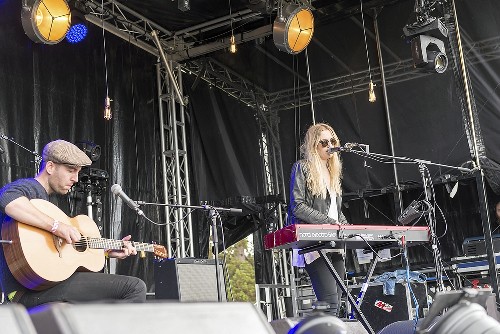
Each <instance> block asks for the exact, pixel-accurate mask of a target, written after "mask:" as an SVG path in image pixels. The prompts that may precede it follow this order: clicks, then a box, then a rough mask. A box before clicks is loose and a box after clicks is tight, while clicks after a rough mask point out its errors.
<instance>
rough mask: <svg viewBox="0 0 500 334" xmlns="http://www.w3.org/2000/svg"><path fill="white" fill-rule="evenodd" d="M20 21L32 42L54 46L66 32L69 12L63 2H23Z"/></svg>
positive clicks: (68, 23) (54, 0)
mask: <svg viewBox="0 0 500 334" xmlns="http://www.w3.org/2000/svg"><path fill="white" fill-rule="evenodd" d="M21 20H22V24H23V28H24V32H25V33H26V35H27V36H28V37H29V38H30V39H31V40H32V41H34V42H36V43H44V44H56V43H59V42H60V41H61V40H62V39H63V38H64V36H65V35H66V33H67V32H68V29H69V26H70V22H71V12H70V9H69V6H68V4H67V3H66V1H65V0H24V1H23V5H22V10H21Z"/></svg>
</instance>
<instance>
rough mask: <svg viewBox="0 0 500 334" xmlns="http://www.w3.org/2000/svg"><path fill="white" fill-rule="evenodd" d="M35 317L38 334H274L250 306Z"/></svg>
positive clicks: (62, 308)
mask: <svg viewBox="0 0 500 334" xmlns="http://www.w3.org/2000/svg"><path fill="white" fill-rule="evenodd" d="M31 317H32V320H33V323H34V324H35V326H36V329H37V331H38V334H88V333H92V334H109V333H182V334H190V333H193V334H199V333H203V334H234V333H238V334H255V333H263V334H266V333H267V334H273V333H274V331H273V330H272V328H271V325H269V323H268V322H267V321H266V319H265V317H264V314H263V313H262V311H260V310H258V309H257V308H256V307H255V306H253V305H252V304H250V303H233V302H230V303H178V302H171V303H165V302H163V303H160V302H154V303H145V304H119V303H118V304H56V305H50V306H48V307H42V308H39V309H36V310H33V311H32V312H31ZM2 333H4V331H2ZM5 333H7V332H5ZM8 333H9V334H10V333H12V332H8Z"/></svg>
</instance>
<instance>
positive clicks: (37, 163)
mask: <svg viewBox="0 0 500 334" xmlns="http://www.w3.org/2000/svg"><path fill="white" fill-rule="evenodd" d="M0 138H1V139H5V140H8V141H10V142H11V143H13V144H15V145H17V146H18V147H20V148H22V149H23V150H25V151H28V152H30V153H31V154H33V155H34V156H35V161H34V163H35V175H36V174H37V173H38V172H39V171H40V163H41V162H42V156H41V155H40V154H38V153H36V152H35V151H32V150H30V149H28V148H26V147H24V146H23V145H21V144H19V143H18V142H16V141H15V140H14V138H9V137H7V136H6V135H4V134H1V133H0Z"/></svg>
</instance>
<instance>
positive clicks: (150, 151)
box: [0, 0, 500, 289]
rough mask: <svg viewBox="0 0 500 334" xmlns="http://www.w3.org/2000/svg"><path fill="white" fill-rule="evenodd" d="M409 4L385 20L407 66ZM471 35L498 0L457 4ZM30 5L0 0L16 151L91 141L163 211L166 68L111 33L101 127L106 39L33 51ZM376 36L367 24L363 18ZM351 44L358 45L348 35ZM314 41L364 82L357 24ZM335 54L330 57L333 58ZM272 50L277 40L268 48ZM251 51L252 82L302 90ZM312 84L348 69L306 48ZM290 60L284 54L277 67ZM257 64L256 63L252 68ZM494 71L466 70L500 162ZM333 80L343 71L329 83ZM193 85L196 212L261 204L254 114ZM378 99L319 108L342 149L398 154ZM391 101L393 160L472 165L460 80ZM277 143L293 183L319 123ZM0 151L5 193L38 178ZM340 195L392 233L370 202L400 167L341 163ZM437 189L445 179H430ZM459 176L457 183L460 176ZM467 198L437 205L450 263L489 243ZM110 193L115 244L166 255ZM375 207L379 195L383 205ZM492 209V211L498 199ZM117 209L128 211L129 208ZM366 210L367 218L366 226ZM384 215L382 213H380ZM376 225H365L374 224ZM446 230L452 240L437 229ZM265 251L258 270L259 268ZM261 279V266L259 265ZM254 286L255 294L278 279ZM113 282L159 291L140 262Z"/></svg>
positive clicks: (13, 154)
mask: <svg viewBox="0 0 500 334" xmlns="http://www.w3.org/2000/svg"><path fill="white" fill-rule="evenodd" d="M412 6H413V1H407V2H402V3H400V4H397V5H395V6H387V7H386V8H385V9H384V11H383V12H382V14H381V15H380V17H379V25H380V30H381V38H382V40H383V42H384V43H385V44H386V45H388V46H390V48H391V50H392V51H393V52H394V53H395V54H396V55H397V56H398V57H399V58H401V59H407V58H409V57H410V50H409V47H408V46H407V45H405V44H404V43H402V41H401V39H400V37H401V34H402V33H401V28H402V26H403V25H404V24H405V23H406V18H407V16H408V13H410V11H411V8H412ZM457 7H458V8H457V10H458V13H459V20H460V22H461V27H462V33H463V34H464V36H465V37H467V38H468V40H469V41H471V40H472V41H476V40H485V39H488V38H495V37H496V35H497V32H498V31H499V30H500V29H499V28H500V22H499V21H498V20H499V17H500V15H499V14H500V4H499V3H498V1H495V0H479V1H463V0H462V1H457ZM20 9H21V4H20V2H19V1H16V0H0V45H1V46H2V47H1V49H0V133H2V134H5V135H7V136H9V137H12V138H14V139H15V140H16V141H17V142H19V143H20V144H22V145H23V146H25V147H28V148H30V149H34V150H35V151H38V152H40V151H41V148H42V147H43V145H44V144H45V143H46V142H48V141H50V140H53V139H56V138H62V139H66V140H70V141H80V140H89V141H92V142H95V143H97V144H99V145H101V146H102V147H103V155H102V157H101V159H100V161H99V162H98V163H97V164H96V167H98V168H101V169H105V170H107V171H108V172H109V173H110V179H109V185H112V184H114V183H118V184H120V185H121V186H122V187H123V189H124V190H125V192H126V193H127V194H129V196H130V197H131V198H134V199H141V200H145V201H157V202H163V198H162V191H161V187H162V185H161V159H160V158H161V156H160V146H159V145H160V144H159V133H158V131H159V130H158V129H159V124H158V117H157V115H158V111H157V103H156V101H157V96H156V94H157V91H156V87H155V82H156V74H155V63H156V61H157V59H156V58H155V57H152V56H151V55H149V54H147V53H145V52H144V51H142V50H140V49H138V48H136V47H134V46H132V45H131V44H129V43H127V42H126V41H123V40H120V39H118V38H116V37H114V36H112V35H110V34H108V33H106V51H107V60H108V61H107V65H108V82H109V91H110V96H111V98H112V99H113V103H112V109H113V119H112V120H111V121H105V120H104V119H103V104H104V97H105V93H106V89H105V76H104V73H105V67H104V61H103V59H104V54H103V40H102V31H101V30H100V29H99V28H97V27H94V26H90V35H89V37H88V38H87V40H85V41H84V42H83V43H81V44H78V45H69V44H67V43H66V42H61V43H60V44H57V45H54V46H48V45H39V44H34V43H32V42H31V41H30V40H29V39H28V38H27V37H26V36H25V35H24V32H23V30H22V26H21V22H20ZM366 19H367V26H368V27H371V24H372V21H371V18H369V17H366ZM351 31H352V32H353V34H352V35H351V34H349V33H346V32H351ZM317 36H318V38H319V39H320V40H321V41H322V42H324V43H326V44H330V46H331V50H333V52H334V53H335V54H338V56H339V57H340V58H341V59H343V61H344V62H345V63H347V64H348V65H349V67H350V68H352V69H353V70H354V71H360V70H364V69H366V56H364V44H363V39H362V33H361V31H360V30H359V27H355V25H354V24H353V22H352V21H351V20H350V19H346V20H342V21H338V22H333V23H332V24H331V25H329V26H328V27H323V28H321V29H318V31H317ZM368 42H369V47H370V54H371V61H372V66H376V62H375V59H376V57H375V55H376V53H375V51H374V43H373V41H372V40H370V39H369V41H368ZM335 44H336V45H338V47H334V46H333V45H335ZM262 47H264V48H265V49H266V50H268V51H270V52H271V51H272V52H275V51H274V49H275V48H274V46H273V45H272V41H269V40H267V41H265V44H264V45H263V46H262ZM254 52H256V51H255V50H253V44H252V43H247V44H246V45H242V46H241V47H240V48H239V52H238V53H237V55H236V56H237V57H238V58H235V59H234V60H233V63H235V64H234V67H235V68H238V66H237V64H236V62H239V64H240V65H239V66H240V67H241V69H242V72H240V73H241V74H242V75H244V76H245V74H247V75H248V76H249V77H255V79H256V82H258V83H259V84H262V86H264V84H265V86H266V89H269V90H271V91H272V90H274V89H280V88H284V86H285V87H291V86H292V83H293V80H294V78H293V77H288V76H287V75H286V74H283V73H276V72H275V70H276V68H275V67H274V66H272V65H273V64H271V63H270V61H269V60H268V62H266V63H259V62H258V61H257V60H254V59H253V58H252V54H253V53H254ZM309 55H310V57H311V60H312V61H311V76H312V80H313V81H316V80H320V79H325V78H327V75H330V76H335V75H338V74H342V70H339V66H338V64H336V63H335V62H334V61H333V60H332V59H329V58H328V57H325V55H324V54H322V53H321V52H319V51H318V49H317V48H316V49H315V46H314V44H312V45H311V47H310V48H309ZM383 55H384V60H386V62H394V61H395V59H394V58H393V56H392V55H390V54H387V51H386V50H385V51H384V52H383ZM214 56H215V57H218V58H219V59H225V58H228V57H233V56H232V55H229V54H227V53H221V54H219V55H214ZM281 56H282V55H281ZM255 59H257V58H255ZM488 60H489V61H488V62H487V63H483V64H469V65H470V67H469V68H470V74H471V78H472V83H473V87H474V93H475V98H476V103H477V105H478V111H479V116H480V121H481V127H482V133H483V136H484V141H485V145H486V150H487V153H488V156H489V157H490V158H492V159H494V160H496V161H500V149H499V146H498V144H497V143H498V142H500V138H499V136H500V135H499V132H498V131H497V129H498V126H499V125H500V119H499V118H500V116H499V112H498V109H497V106H498V102H499V101H498V92H497V90H498V84H499V82H500V80H499V78H498V76H497V75H496V74H495V73H498V69H499V67H500V64H499V62H498V60H496V59H495V58H489V59H488ZM286 61H287V62H288V63H287V64H289V66H290V67H293V64H294V61H296V63H298V64H300V71H301V72H302V73H303V72H304V71H305V70H304V66H303V63H304V57H303V54H300V55H298V56H296V57H295V60H293V58H292V57H291V56H290V57H288V58H286ZM332 71H333V72H332ZM192 80H194V78H191V77H187V78H186V80H185V88H186V90H187V94H188V95H189V96H190V104H189V106H188V109H187V116H188V117H187V120H188V121H187V122H188V127H189V130H190V158H191V161H190V162H191V171H192V177H191V180H192V184H191V187H192V190H193V202H194V203H196V202H198V201H201V200H222V199H225V198H228V197H231V196H237V195H240V196H241V195H243V196H259V195H262V194H263V175H262V165H261V159H260V155H259V147H258V139H259V137H260V134H259V130H258V126H257V123H256V121H255V115H254V111H252V110H251V109H250V108H248V107H246V106H244V105H241V104H240V103H238V102H236V101H235V100H233V99H232V98H230V97H227V96H225V95H224V94H223V93H221V92H220V91H219V90H217V89H212V88H210V87H208V86H207V85H206V84H204V83H203V82H200V83H199V84H198V85H197V86H196V89H194V90H193V89H191V84H192ZM376 92H377V97H378V100H377V102H376V103H375V104H370V103H369V102H368V101H367V93H366V92H363V93H357V94H350V95H348V96H344V97H340V98H337V99H332V100H326V101H322V102H319V103H316V105H315V108H316V119H317V121H326V122H328V123H330V124H332V125H333V126H334V128H335V129H336V130H337V132H338V134H339V136H340V138H341V140H342V142H362V143H366V144H369V145H370V147H371V150H372V151H374V152H379V153H389V137H388V131H387V125H386V121H385V115H384V109H383V100H382V94H381V89H380V87H377V88H376ZM387 93H388V99H389V106H390V111H391V117H392V123H393V134H394V143H395V150H396V154H398V155H404V156H409V157H414V158H420V159H425V160H430V161H434V162H438V163H444V164H449V165H460V164H462V163H463V162H465V161H467V160H470V156H469V153H468V152H469V148H468V145H467V139H466V137H465V133H464V130H463V128H464V127H463V122H462V112H461V110H460V108H461V107H460V105H459V103H458V101H457V96H456V94H457V92H456V89H455V83H454V79H453V76H452V73H451V71H448V72H447V73H446V74H444V75H431V76H427V77H423V78H420V79H414V80H408V81H405V82H400V83H389V86H388V91H387ZM280 118H281V122H280V134H279V135H280V140H281V148H282V154H283V166H284V173H285V180H286V182H288V177H287V176H288V174H289V170H290V167H291V164H292V163H293V161H294V160H295V159H296V158H297V153H296V152H297V151H296V148H297V147H298V145H299V143H298V140H297V139H298V138H300V139H301V138H302V136H303V134H304V132H305V130H306V129H307V127H308V126H309V125H310V124H311V112H310V108H309V107H302V108H301V109H300V110H289V111H283V112H281V113H280ZM0 146H1V147H2V148H3V149H4V150H5V154H2V155H0V167H1V168H0V181H1V184H5V183H7V182H9V181H11V180H13V179H16V178H19V177H27V176H32V175H33V173H34V167H33V163H32V160H33V157H32V155H31V154H30V153H28V152H25V151H23V150H21V149H19V148H18V147H17V146H15V145H13V144H12V143H10V142H7V141H5V140H4V141H1V142H0ZM343 160H344V166H345V170H344V174H345V177H344V190H345V193H346V194H354V193H360V194H363V196H362V197H363V198H358V197H356V196H346V204H347V205H346V206H345V208H344V211H345V213H346V215H347V216H348V217H349V219H350V220H351V222H353V223H374V224H375V223H390V222H392V221H394V218H395V214H394V210H393V199H392V196H391V195H390V194H387V193H383V192H380V191H379V192H378V193H376V192H370V191H367V190H371V189H376V190H380V189H383V188H386V187H388V186H390V185H391V184H392V183H393V182H394V181H393V177H392V168H391V167H390V166H388V165H380V164H378V163H375V162H368V164H369V166H370V167H369V168H365V167H364V166H363V161H362V160H361V159H359V158H358V157H354V156H349V155H344V156H343ZM431 171H432V174H433V175H434V176H435V177H437V176H439V175H440V174H441V173H445V172H447V173H454V172H452V171H447V170H437V169H435V168H432V169H431ZM399 172H400V178H401V181H404V183H405V184H411V183H413V182H418V181H419V176H418V173H417V170H416V168H415V167H412V166H405V167H401V168H400V169H399ZM454 174H456V173H454ZM457 176H459V177H464V180H463V181H461V183H460V187H459V192H458V194H457V196H456V197H455V198H454V199H450V198H449V197H448V196H447V193H445V190H444V189H445V188H444V187H443V186H437V188H436V193H437V198H438V201H439V204H440V206H441V207H442V209H443V211H444V212H445V215H446V217H447V221H448V230H447V235H446V237H445V239H444V240H443V244H444V246H443V247H444V249H443V253H444V255H445V256H446V257H451V256H456V255H458V254H459V253H460V251H461V249H460V245H461V241H462V240H463V238H464V237H466V236H470V235H478V234H481V226H480V216H479V212H478V209H477V194H476V192H475V186H474V184H473V182H472V181H468V180H467V179H466V176H463V175H461V174H460V173H458V175H457ZM108 193H109V191H108V190H106V191H105V192H104V195H105V197H104V200H105V223H106V226H107V231H106V233H107V234H109V235H110V236H112V237H117V238H118V237H120V236H122V235H125V234H128V233H130V234H132V235H133V238H134V239H135V240H143V241H150V240H156V241H159V242H162V241H163V239H164V236H163V234H162V232H161V229H159V228H156V227H154V226H152V225H149V224H147V223H145V221H144V220H140V219H137V217H135V216H134V215H132V214H131V212H130V211H129V209H128V208H127V207H123V208H122V207H121V206H118V205H117V204H116V202H115V201H114V200H112V199H111V197H110V196H109V195H108ZM375 194H376V196H375ZM420 195H421V191H420V190H419V188H418V187H415V188H408V189H406V190H405V193H404V200H405V204H407V203H409V202H410V201H411V199H412V198H416V197H419V196H420ZM490 195H492V196H490V201H493V200H495V199H496V198H495V197H494V195H493V194H490ZM120 203H121V201H120ZM365 206H367V207H368V211H369V213H368V214H366V213H365V209H364V208H365ZM380 212H382V213H384V214H381V213H380ZM145 213H146V215H148V217H150V218H151V219H153V220H155V221H159V222H161V221H162V220H163V219H164V217H163V216H162V212H161V210H157V209H154V208H146V209H145ZM367 216H368V217H367ZM195 224H197V225H196V226H197V231H199V233H200V238H199V242H198V240H195V242H194V243H195V245H196V248H197V249H196V250H197V254H198V255H199V254H204V253H205V250H204V249H205V247H204V246H203V247H198V243H199V244H201V245H205V244H206V231H207V226H206V223H205V220H204V218H203V216H202V215H200V216H199V217H196V219H195ZM439 229H440V230H441V231H444V224H443V223H442V222H440V226H439ZM260 247H261V246H259V245H258V244H257V245H256V249H257V251H258V252H260V253H259V254H257V255H256V258H257V259H263V258H264V256H263V252H262V249H261V248H260ZM428 255H429V254H424V255H423V256H420V257H418V256H416V257H415V260H414V261H415V262H419V263H424V262H427V261H428V258H429V257H428ZM259 266H262V263H259ZM262 271H265V269H262V270H261V272H260V273H258V275H257V276H258V280H259V281H266V280H268V278H269V277H266V276H267V275H266V274H265V273H264V274H263V273H262ZM117 272H119V273H123V274H132V275H136V276H138V277H141V278H144V279H145V280H146V281H147V283H148V287H150V289H152V284H153V280H152V270H151V261H145V260H142V259H139V258H134V259H129V260H127V261H124V262H120V265H119V266H118V268H117Z"/></svg>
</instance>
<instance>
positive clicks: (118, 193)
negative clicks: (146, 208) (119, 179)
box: [111, 184, 142, 215]
mask: <svg viewBox="0 0 500 334" xmlns="http://www.w3.org/2000/svg"><path fill="white" fill-rule="evenodd" d="M111 192H112V193H113V194H114V195H115V196H119V197H120V198H121V199H122V201H123V202H125V204H127V205H128V206H129V208H131V209H132V210H134V211H136V212H137V214H138V215H142V210H141V209H139V204H137V203H136V202H134V201H133V200H132V199H131V198H130V197H128V196H127V194H125V193H124V192H123V190H122V187H120V185H119V184H113V185H112V186H111Z"/></svg>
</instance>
